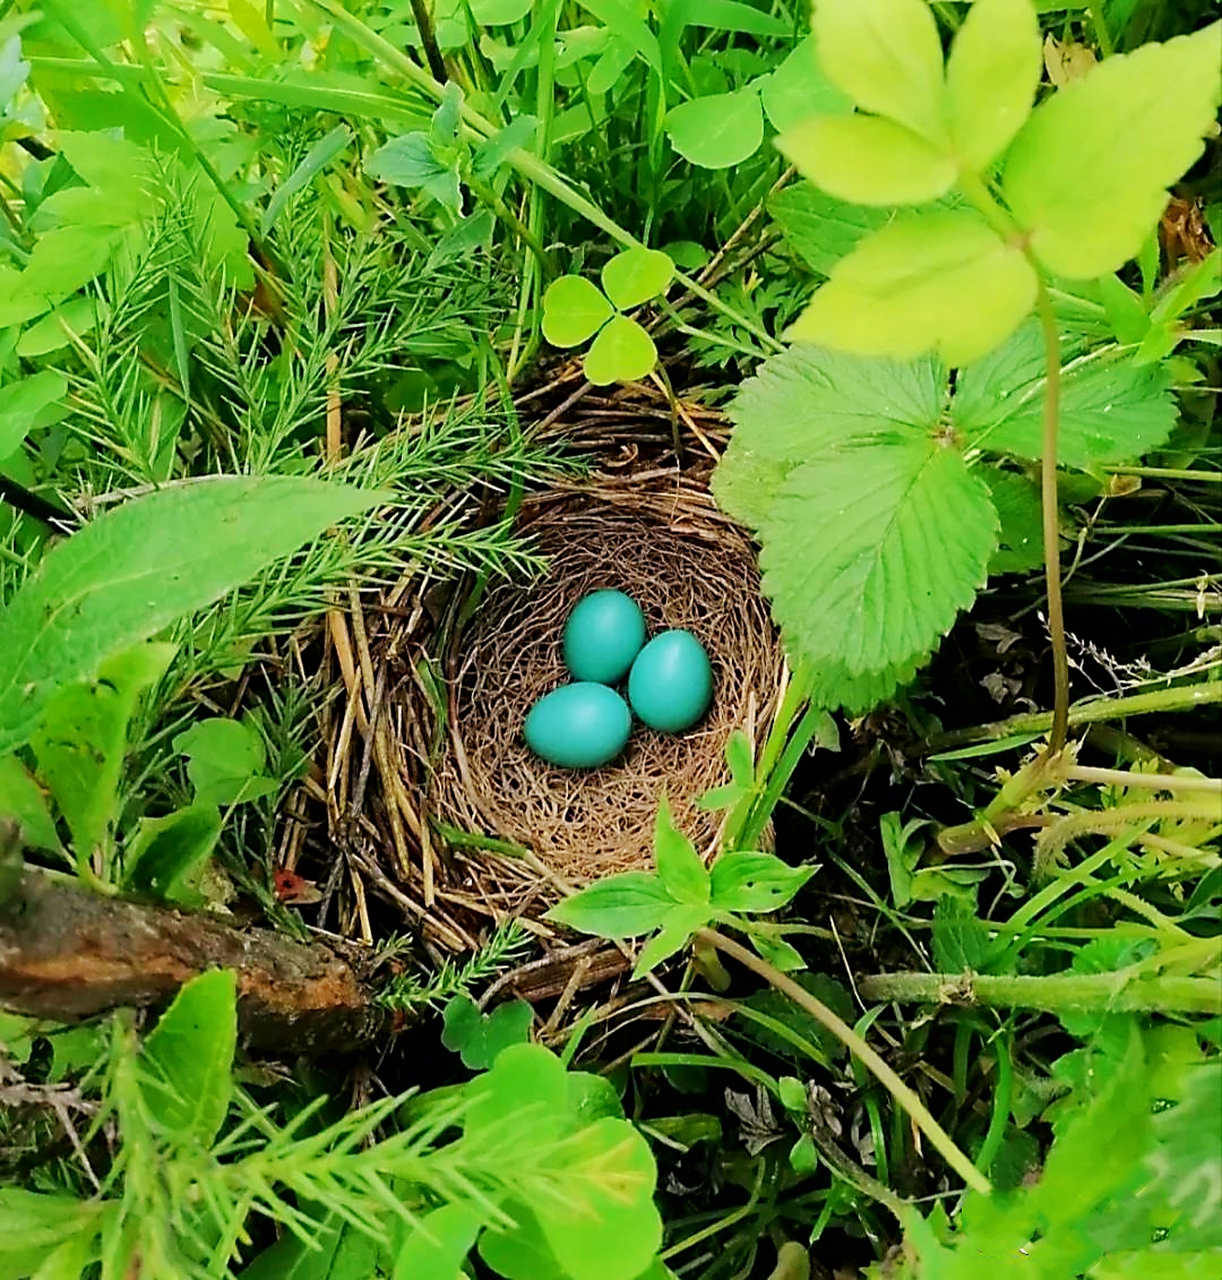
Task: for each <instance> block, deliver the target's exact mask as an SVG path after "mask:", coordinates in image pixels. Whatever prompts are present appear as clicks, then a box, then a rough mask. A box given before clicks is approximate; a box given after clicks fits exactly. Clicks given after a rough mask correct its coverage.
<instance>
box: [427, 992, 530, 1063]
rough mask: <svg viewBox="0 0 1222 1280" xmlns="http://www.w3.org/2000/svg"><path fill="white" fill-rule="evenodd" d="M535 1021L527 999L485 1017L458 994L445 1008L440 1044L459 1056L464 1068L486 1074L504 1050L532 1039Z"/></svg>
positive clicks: (471, 1002) (471, 1001) (497, 1008)
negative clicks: (532, 1023) (531, 1025)
mask: <svg viewBox="0 0 1222 1280" xmlns="http://www.w3.org/2000/svg"><path fill="white" fill-rule="evenodd" d="M533 1018H534V1010H533V1009H532V1008H531V1006H530V1004H528V1003H527V1001H525V1000H510V1001H508V1002H506V1003H505V1004H501V1005H497V1007H496V1008H495V1009H494V1010H493V1011H492V1013H491V1014H484V1013H481V1012H480V1008H479V1006H478V1005H477V1004H476V1003H475V1001H474V1000H472V999H471V997H470V996H468V995H457V996H455V997H454V998H453V999H452V1000H451V1001H450V1002H449V1003H448V1004H447V1005H446V1008H445V1014H444V1018H443V1029H442V1033H441V1043H442V1044H443V1045H445V1047H446V1048H447V1049H450V1050H452V1051H453V1052H455V1053H457V1054H459V1056H460V1057H461V1058H462V1064H463V1066H464V1067H467V1068H468V1069H469V1070H471V1071H486V1070H487V1069H488V1068H489V1067H490V1066H492V1064H493V1063H494V1062H495V1061H496V1060H497V1058H498V1057H499V1056H500V1054H501V1053H502V1052H503V1051H504V1050H506V1049H508V1048H509V1047H510V1046H511V1045H515V1044H525V1043H526V1041H527V1040H529V1038H530V1024H531V1021H532V1019H533Z"/></svg>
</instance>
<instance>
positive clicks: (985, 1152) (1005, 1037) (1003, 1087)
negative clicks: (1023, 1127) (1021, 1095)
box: [976, 1031, 1014, 1178]
mask: <svg viewBox="0 0 1222 1280" xmlns="http://www.w3.org/2000/svg"><path fill="white" fill-rule="evenodd" d="M994 1048H995V1050H996V1053H997V1084H996V1086H995V1087H994V1089H993V1114H992V1115H991V1116H990V1117H989V1128H988V1132H987V1133H986V1134H985V1135H984V1142H982V1143H981V1145H980V1151H979V1152H978V1153H977V1155H976V1168H977V1169H979V1170H980V1172H981V1173H983V1174H984V1176H985V1177H986V1178H987V1177H988V1176H989V1170H990V1169H991V1168H992V1166H993V1161H994V1160H996V1159H997V1153H998V1152H999V1151H1000V1150H1001V1144H1002V1143H1003V1142H1004V1141H1005V1138H1006V1124H1007V1123H1008V1121H1009V1119H1010V1101H1011V1098H1012V1096H1013V1093H1014V1059H1013V1056H1012V1055H1011V1053H1010V1033H1009V1031H1000V1032H998V1035H997V1040H996V1041H995V1043H994Z"/></svg>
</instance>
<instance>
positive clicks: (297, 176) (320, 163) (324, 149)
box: [259, 124, 352, 235]
mask: <svg viewBox="0 0 1222 1280" xmlns="http://www.w3.org/2000/svg"><path fill="white" fill-rule="evenodd" d="M351 141H352V130H351V129H349V128H348V126H347V125H346V124H337V125H336V126H335V128H334V129H332V130H331V131H330V133H328V134H326V135H324V136H323V137H321V138H320V139H319V140H318V141H317V142H316V143H315V144H314V145H313V146H312V147H311V148H310V149H309V151H307V152H306V154H305V158H304V159H303V160H302V162H301V163H300V164H299V165H298V166H297V168H296V169H294V170H293V172H292V173H290V174H289V176H288V177H287V178H285V180H284V181H283V182H282V183H281V184H280V185H279V186H278V187H277V188H276V193H275V195H273V196H272V198H271V201H270V202H269V204H268V206H267V210H266V212H265V213H264V214H263V221H262V223H261V225H260V227H259V230H260V231H261V232H262V234H263V235H267V233H268V232H269V231H270V230H271V229H272V228H273V227H274V226H275V225H276V222H277V221H278V219H279V217H280V215H281V214H282V213H283V212H284V206H285V205H286V204H288V202H289V199H290V198H291V197H292V196H294V195H296V193H297V192H298V191H302V190H304V189H305V188H306V187H308V186H309V185H310V183H311V182H313V181H314V179H315V178H316V177H317V176H318V175H319V174H320V173H321V172H322V171H323V170H324V169H325V168H326V167H327V165H329V164H330V163H331V162H332V161H333V160H336V159H338V158H339V156H341V155H342V154H343V153H344V152H345V151H346V150H347V149H348V145H349V143H351Z"/></svg>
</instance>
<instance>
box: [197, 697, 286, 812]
mask: <svg viewBox="0 0 1222 1280" xmlns="http://www.w3.org/2000/svg"><path fill="white" fill-rule="evenodd" d="M174 750H175V751H177V752H178V753H179V754H180V755H184V756H186V757H187V777H188V778H190V780H191V785H192V787H194V788H195V803H196V804H197V805H222V806H224V805H231V804H241V803H244V802H246V801H248V800H255V799H258V798H259V797H260V796H266V795H274V794H275V791H276V783H275V781H274V780H273V779H272V778H265V777H263V776H262V770H263V765H264V763H265V761H266V756H267V753H266V750H265V748H264V745H263V738H262V737H261V736H260V734H259V732H258V730H257V729H255V728H254V727H253V726H252V725H249V724H246V723H245V722H244V721H241V720H230V719H229V718H228V717H226V716H213V717H210V718H208V719H205V720H197V721H196V722H195V723H194V724H193V725H192V726H191V727H190V728H189V729H188V730H187V731H186V732H185V733H180V734H179V735H178V736H177V737H176V738H175V739H174Z"/></svg>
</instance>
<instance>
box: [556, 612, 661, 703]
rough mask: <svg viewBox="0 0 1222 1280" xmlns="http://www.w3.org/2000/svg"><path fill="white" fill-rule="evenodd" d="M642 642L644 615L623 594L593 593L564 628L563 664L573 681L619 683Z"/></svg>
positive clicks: (638, 651) (643, 636)
mask: <svg viewBox="0 0 1222 1280" xmlns="http://www.w3.org/2000/svg"><path fill="white" fill-rule="evenodd" d="M644 643H645V615H644V614H643V613H642V612H641V607H640V605H638V604H637V602H636V601H635V600H633V599H632V598H631V597H630V596H626V595H625V594H624V593H623V592H622V591H593V592H591V593H590V594H589V595H588V596H586V597H585V598H584V599H583V600H581V601H579V602H578V604H577V606H576V608H574V610H573V612H572V613H571V614H569V620H568V622H566V623H565V626H564V665H565V666H566V667H568V669H569V672H570V674H571V675H572V677H573V679H574V680H593V681H596V682H597V683H599V684H618V683H619V682H620V681H621V680H622V679H623V678H624V677H625V676H626V675H627V674H628V668H629V667H631V666H632V661H633V659H634V658H635V657H636V655H637V654H638V653H640V651H641V646H642V645H643V644H644Z"/></svg>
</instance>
